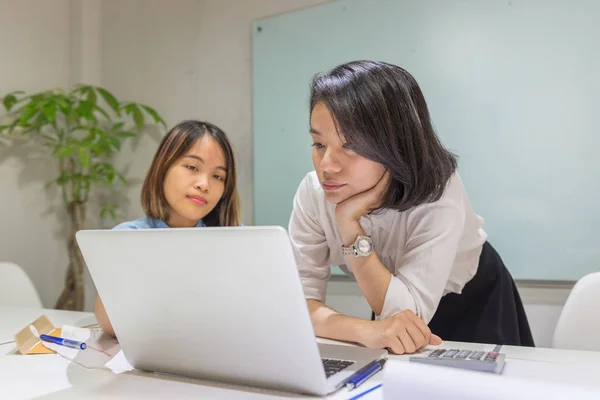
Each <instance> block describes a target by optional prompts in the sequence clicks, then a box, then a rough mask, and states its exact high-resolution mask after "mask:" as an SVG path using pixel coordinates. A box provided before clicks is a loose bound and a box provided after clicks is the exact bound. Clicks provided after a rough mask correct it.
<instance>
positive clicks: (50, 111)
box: [43, 102, 56, 122]
mask: <svg viewBox="0 0 600 400" xmlns="http://www.w3.org/2000/svg"><path fill="white" fill-rule="evenodd" d="M43 111H44V115H45V116H46V118H47V119H48V121H50V122H54V121H55V120H56V105H55V104H54V103H51V102H50V103H46V104H45V105H44V108H43Z"/></svg>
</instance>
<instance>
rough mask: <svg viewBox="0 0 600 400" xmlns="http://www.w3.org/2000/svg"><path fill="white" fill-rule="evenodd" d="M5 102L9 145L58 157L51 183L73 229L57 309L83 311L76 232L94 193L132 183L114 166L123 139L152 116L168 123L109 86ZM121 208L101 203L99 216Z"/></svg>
mask: <svg viewBox="0 0 600 400" xmlns="http://www.w3.org/2000/svg"><path fill="white" fill-rule="evenodd" d="M2 104H3V106H4V108H5V110H6V114H5V116H4V118H3V120H4V121H5V123H4V124H0V139H3V140H2V141H3V142H4V143H5V144H8V145H19V144H30V145H31V144H34V145H37V146H39V148H40V149H44V151H46V152H47V156H48V157H49V158H51V159H53V160H55V164H56V166H57V173H56V178H55V179H53V180H52V181H51V182H49V183H48V185H49V186H50V185H56V186H57V187H58V188H59V192H60V193H61V195H62V201H63V203H64V206H65V209H66V212H67V214H68V216H69V228H70V229H69V235H68V238H67V249H68V259H69V264H68V268H67V273H66V281H65V287H64V288H63V291H62V293H61V295H60V297H59V298H58V301H57V302H56V308H60V309H68V310H83V305H84V282H83V271H84V265H85V264H84V261H83V257H82V256H81V253H80V250H79V247H78V246H77V242H76V240H75V233H76V232H77V231H78V230H81V229H83V228H84V221H85V215H86V206H87V205H88V202H89V201H90V197H89V196H90V191H91V190H93V189H94V188H96V187H100V186H105V187H108V188H112V187H113V186H115V185H118V184H127V179H126V178H125V177H124V176H123V174H122V173H121V172H120V171H118V170H117V168H115V166H114V163H113V156H114V155H115V154H116V153H117V152H119V151H120V149H121V145H122V144H123V141H125V140H126V139H128V138H131V137H135V136H137V135H138V134H140V133H141V132H142V130H143V129H144V127H145V122H146V119H147V117H150V118H151V120H152V123H153V124H156V125H162V126H163V127H164V128H165V129H166V124H165V122H164V121H163V119H162V118H161V116H160V115H159V114H158V113H157V112H156V110H155V109H153V108H152V107H150V106H147V105H145V104H139V103H135V102H121V101H119V100H117V99H116V98H115V96H113V95H112V94H111V93H110V92H109V91H107V90H106V89H104V88H102V87H98V86H92V85H79V86H76V87H75V88H74V89H73V90H72V91H70V92H65V91H63V90H60V89H57V90H47V91H42V92H39V93H34V94H29V95H28V94H25V93H24V92H12V93H9V94H7V95H5V96H3V97H2ZM117 207H118V204H114V202H105V203H103V204H101V205H100V214H101V216H102V217H105V216H112V217H113V218H114V217H115V210H116V208H117Z"/></svg>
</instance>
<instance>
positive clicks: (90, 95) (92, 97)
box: [86, 86, 98, 105]
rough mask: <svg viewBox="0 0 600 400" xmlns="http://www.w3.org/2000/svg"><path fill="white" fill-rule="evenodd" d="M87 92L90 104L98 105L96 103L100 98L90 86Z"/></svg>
mask: <svg viewBox="0 0 600 400" xmlns="http://www.w3.org/2000/svg"><path fill="white" fill-rule="evenodd" d="M86 92H87V97H86V100H87V101H88V102H89V103H91V104H93V105H96V101H97V100H98V96H96V92H95V91H94V89H93V88H92V87H91V86H88V87H87V90H86Z"/></svg>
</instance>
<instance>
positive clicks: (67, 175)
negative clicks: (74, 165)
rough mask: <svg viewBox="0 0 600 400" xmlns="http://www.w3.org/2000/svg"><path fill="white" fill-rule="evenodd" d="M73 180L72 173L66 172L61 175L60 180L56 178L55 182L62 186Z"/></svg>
mask: <svg viewBox="0 0 600 400" xmlns="http://www.w3.org/2000/svg"><path fill="white" fill-rule="evenodd" d="M72 178H73V177H72V175H71V173H70V172H68V171H65V172H63V173H62V174H60V176H59V177H58V178H56V180H55V181H54V182H56V184H57V185H59V186H62V185H65V184H67V183H69V182H70V181H71V179H72Z"/></svg>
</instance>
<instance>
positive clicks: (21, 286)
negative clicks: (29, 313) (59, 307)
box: [0, 262, 42, 308]
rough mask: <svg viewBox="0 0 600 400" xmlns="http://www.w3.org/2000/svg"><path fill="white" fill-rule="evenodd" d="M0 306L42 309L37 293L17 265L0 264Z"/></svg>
mask: <svg viewBox="0 0 600 400" xmlns="http://www.w3.org/2000/svg"><path fill="white" fill-rule="evenodd" d="M0 305H3V306H19V307H36V308H41V307H42V301H41V300H40V295H39V294H38V291H37V290H36V288H35V286H33V283H32V282H31V279H29V276H27V274H26V273H25V271H23V269H22V268H21V267H19V266H18V265H17V264H13V263H9V262H0Z"/></svg>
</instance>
